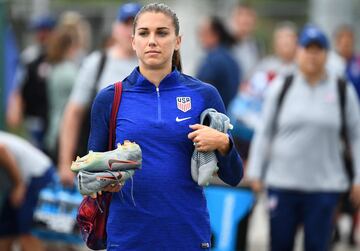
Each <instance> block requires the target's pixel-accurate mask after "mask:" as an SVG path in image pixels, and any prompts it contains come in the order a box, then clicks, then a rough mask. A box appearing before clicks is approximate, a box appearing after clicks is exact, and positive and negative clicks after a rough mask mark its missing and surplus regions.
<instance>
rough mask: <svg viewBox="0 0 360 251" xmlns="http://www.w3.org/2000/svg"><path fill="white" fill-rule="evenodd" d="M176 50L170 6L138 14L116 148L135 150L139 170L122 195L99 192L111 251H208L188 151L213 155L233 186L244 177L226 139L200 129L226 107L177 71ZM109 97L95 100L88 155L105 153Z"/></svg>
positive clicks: (205, 216)
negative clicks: (204, 117) (207, 116)
mask: <svg viewBox="0 0 360 251" xmlns="http://www.w3.org/2000/svg"><path fill="white" fill-rule="evenodd" d="M180 44H181V37H180V36H179V21H178V18H177V16H176V14H175V13H174V12H173V11H172V10H171V9H170V8H169V7H168V6H166V5H164V4H149V5H147V6H144V7H143V8H142V9H141V10H140V12H139V13H138V14H137V16H136V17H135V20H134V26H133V39H132V46H133V49H134V50H135V52H136V55H137V57H138V63H139V66H138V67H137V68H135V69H134V70H133V72H132V73H131V74H130V75H129V76H128V77H126V78H125V79H124V80H123V93H122V100H121V104H120V107H119V112H118V115H117V121H116V123H117V125H116V141H115V142H116V143H122V142H123V141H124V140H130V141H133V142H136V143H137V144H139V145H140V147H141V149H142V169H141V170H139V171H137V173H136V174H135V175H134V178H133V182H131V181H130V182H127V183H125V185H124V186H123V187H121V193H122V195H121V194H120V193H118V192H119V191H120V185H118V186H115V187H107V188H106V189H104V191H110V192H114V193H115V194H114V195H113V196H112V201H111V204H110V210H109V217H108V221H107V250H109V251H113V250H210V246H211V244H210V238H211V229H210V221H209V213H208V209H207V206H206V199H205V197H204V192H203V188H202V187H200V186H198V185H197V183H195V182H194V181H193V180H192V178H191V173H190V163H191V156H192V153H193V151H194V147H196V148H197V150H199V151H201V152H206V151H215V152H216V155H217V158H218V162H219V163H218V166H219V171H218V176H219V177H220V178H221V179H222V180H223V181H224V182H226V183H228V184H230V185H232V186H236V185H237V184H238V183H239V182H240V180H241V178H242V175H243V169H242V162H241V159H240V156H239V155H238V153H237V152H236V149H235V147H234V146H233V143H232V139H231V137H229V135H227V134H224V133H221V132H219V131H217V130H214V129H212V128H210V127H207V126H203V125H200V124H199V121H200V114H201V112H202V111H204V110H205V109H207V108H215V109H216V110H217V111H219V112H222V113H224V112H225V107H224V104H223V102H222V100H221V97H220V95H219V93H218V92H217V90H216V89H215V88H214V87H213V86H211V85H209V84H205V83H203V82H201V81H199V80H197V79H195V78H192V77H190V76H187V75H185V74H182V73H181V62H180V57H179V49H180ZM113 97H114V86H113V85H111V86H109V87H107V88H105V89H103V90H102V91H100V93H99V94H98V95H97V97H96V98H95V101H94V104H93V107H92V114H91V132H90V136H89V150H93V151H100V152H103V151H106V150H107V140H108V133H109V132H108V123H109V117H110V111H111V106H112V101H113ZM184 98H185V99H184ZM182 100H186V104H184V103H182ZM181 103H182V104H181ZM132 195H133V197H134V200H135V204H134V203H133V200H132Z"/></svg>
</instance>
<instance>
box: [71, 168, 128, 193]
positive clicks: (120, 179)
mask: <svg viewBox="0 0 360 251" xmlns="http://www.w3.org/2000/svg"><path fill="white" fill-rule="evenodd" d="M134 173H135V170H128V171H105V172H96V173H92V172H87V171H80V172H79V173H78V174H77V179H78V187H79V191H80V193H81V194H82V195H91V194H94V193H97V192H99V191H102V190H103V189H104V188H105V187H107V186H109V185H116V184H120V185H123V184H124V183H125V181H126V180H128V179H130V178H131V177H132V176H133V175H134Z"/></svg>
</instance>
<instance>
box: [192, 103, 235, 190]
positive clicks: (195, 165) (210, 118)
mask: <svg viewBox="0 0 360 251" xmlns="http://www.w3.org/2000/svg"><path fill="white" fill-rule="evenodd" d="M200 124H202V125H205V126H209V127H211V128H213V129H215V130H218V131H220V132H223V133H227V131H228V130H229V129H232V127H233V126H232V125H231V123H230V119H229V118H228V117H227V116H226V115H225V114H223V113H220V112H217V111H216V110H215V109H213V108H208V109H206V110H205V111H203V112H202V113H201V115H200ZM217 162H218V160H217V158H216V154H215V152H214V151H212V152H199V151H197V150H196V148H195V150H194V152H193V155H192V158H191V177H192V178H193V180H194V181H195V182H197V183H198V185H199V186H207V185H209V183H210V181H211V179H212V177H213V174H214V173H216V172H217V171H218V170H219V167H218V166H217Z"/></svg>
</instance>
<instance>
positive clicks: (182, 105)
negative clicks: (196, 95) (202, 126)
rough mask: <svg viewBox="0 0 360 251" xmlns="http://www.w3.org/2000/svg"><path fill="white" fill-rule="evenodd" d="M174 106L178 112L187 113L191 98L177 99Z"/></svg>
mask: <svg viewBox="0 0 360 251" xmlns="http://www.w3.org/2000/svg"><path fill="white" fill-rule="evenodd" d="M176 104H177V108H178V109H179V110H180V111H183V112H187V111H189V110H190V109H191V98H190V97H177V98H176Z"/></svg>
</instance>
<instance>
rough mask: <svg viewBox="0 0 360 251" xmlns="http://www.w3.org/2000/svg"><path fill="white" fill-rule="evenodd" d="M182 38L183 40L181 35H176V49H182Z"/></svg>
mask: <svg viewBox="0 0 360 251" xmlns="http://www.w3.org/2000/svg"><path fill="white" fill-rule="evenodd" d="M181 40H182V36H181V35H179V36H177V37H176V44H175V50H176V51H178V50H179V49H180V45H181Z"/></svg>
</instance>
